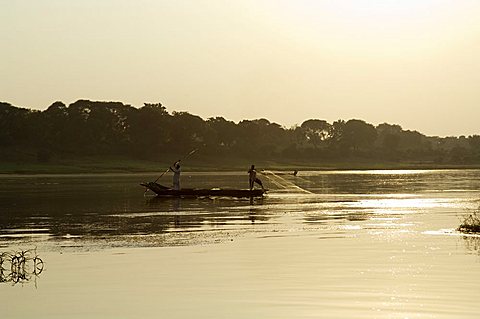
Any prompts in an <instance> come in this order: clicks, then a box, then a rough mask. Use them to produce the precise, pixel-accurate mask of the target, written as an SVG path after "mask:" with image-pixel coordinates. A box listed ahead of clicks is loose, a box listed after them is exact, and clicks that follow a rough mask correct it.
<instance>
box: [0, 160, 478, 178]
mask: <svg viewBox="0 0 480 319" xmlns="http://www.w3.org/2000/svg"><path fill="white" fill-rule="evenodd" d="M172 163H173V161H172V160H168V161H151V160H133V159H126V158H120V157H118V158H111V157H109V158H105V157H88V158H77V159H63V160H57V161H54V162H51V163H38V162H7V161H0V174H88V173H151V172H163V171H165V170H166V169H168V167H169V166H170V165H171V164H172ZM251 164H255V165H256V167H257V169H258V170H259V171H261V170H278V171H294V170H298V171H300V172H301V171H302V170H303V171H311V170H382V169H480V164H468V165H467V164H438V163H422V162H415V163H412V162H410V163H409V162H402V163H400V162H383V163H369V162H365V161H358V162H304V161H267V160H259V161H254V160H252V159H235V160H225V159H221V160H220V159H208V158H202V159H200V160H199V159H189V160H188V161H185V162H184V163H183V170H184V171H192V172H202V171H242V170H247V169H248V167H249V166H250V165H251Z"/></svg>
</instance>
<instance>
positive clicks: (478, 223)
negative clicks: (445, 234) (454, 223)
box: [457, 207, 480, 233]
mask: <svg viewBox="0 0 480 319" xmlns="http://www.w3.org/2000/svg"><path fill="white" fill-rule="evenodd" d="M457 230H458V231H461V232H464V233H480V207H479V208H478V209H477V211H475V212H473V213H472V214H469V215H468V216H465V217H464V219H463V222H462V223H461V224H460V226H459V227H458V228H457Z"/></svg>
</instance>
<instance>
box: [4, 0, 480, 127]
mask: <svg viewBox="0 0 480 319" xmlns="http://www.w3.org/2000/svg"><path fill="white" fill-rule="evenodd" d="M0 43H1V44H0V45H1V50H0V101H5V102H9V103H11V104H13V105H16V106H24V107H30V108H36V109H42V110H43V109H46V108H47V107H48V106H49V105H50V104H52V103H53V102H54V101H57V100H60V101H63V102H64V103H66V104H69V103H72V102H74V101H76V100H77V99H80V98H84V99H90V100H102V101H121V102H124V103H129V104H131V105H133V106H137V107H140V106H142V105H143V103H144V102H161V103H163V104H164V105H165V106H166V107H167V109H168V110H169V111H188V112H190V113H193V114H197V115H200V116H201V117H203V118H205V119H206V118H208V117H211V116H223V117H225V118H227V119H230V120H234V121H239V120H241V119H244V118H248V119H253V118H261V117H263V118H267V119H269V120H271V121H274V122H277V123H279V124H281V125H285V126H287V127H289V126H292V125H294V124H300V123H301V122H303V121H304V120H306V119H309V118H320V119H325V120H327V121H329V122H332V121H335V120H337V119H345V120H347V119H351V118H358V119H363V120H365V121H367V122H369V123H372V124H375V125H376V124H379V123H383V122H387V123H392V124H400V125H402V127H403V128H405V129H415V130H418V131H420V132H422V133H425V134H427V135H440V136H446V135H469V134H480V125H479V121H480V1H478V0H475V1H473V0H472V1H470V0H396V1H395V0H331V1H327V0H317V1H314V0H291V1H287V0H238V1H234V0H231V1H227V0H223V1H221V0H208V1H207V0H204V1H203V0H171V1H161V0H131V1H126V0H81V1H80V0H78V1H77V0H41V1H39V0H25V1H22V0H15V1H12V0H0Z"/></svg>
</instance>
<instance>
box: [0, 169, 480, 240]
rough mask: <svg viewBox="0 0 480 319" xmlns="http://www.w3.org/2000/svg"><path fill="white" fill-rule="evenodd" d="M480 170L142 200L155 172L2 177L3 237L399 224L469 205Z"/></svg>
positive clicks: (228, 183)
mask: <svg viewBox="0 0 480 319" xmlns="http://www.w3.org/2000/svg"><path fill="white" fill-rule="evenodd" d="M244 175H245V174H244V173H243V172H241V173H222V174H216V173H215V174H213V173H210V174H208V173H198V174H191V175H187V176H185V179H184V180H183V181H182V184H183V185H185V187H231V188H238V187H243V186H244V184H245V176H244ZM153 176H155V175H153ZM479 177H480V172H479V171H476V170H465V171H449V170H445V171H428V170H422V171H417V170H409V171H341V172H338V171H337V172H332V171H330V172H300V173H299V175H298V176H293V175H285V176H283V175H282V176H281V177H280V178H281V179H282V180H281V181H277V182H276V183H270V184H267V187H268V188H269V189H270V192H269V193H268V195H267V196H266V197H265V198H260V199H251V200H249V199H234V198H157V197H147V198H145V197H144V196H143V192H144V189H143V188H141V187H140V186H139V182H141V181H148V180H151V179H152V176H150V175H145V176H144V175H88V176H82V175H78V176H31V177H26V176H15V177H12V176H10V177H8V176H7V177H5V176H3V177H0V179H2V180H1V183H0V205H1V207H2V214H0V225H1V227H0V245H1V244H2V242H3V243H4V245H7V244H8V243H10V244H12V243H15V242H25V241H26V242H59V243H60V244H61V245H62V246H74V247H76V246H82V245H85V243H87V242H95V241H97V242H106V243H107V244H108V245H112V243H113V244H114V245H123V244H125V241H128V243H129V244H132V245H137V246H142V245H146V246H151V245H170V244H172V243H173V244H182V243H186V244H191V243H194V242H196V241H198V240H200V241H201V240H203V239H206V238H208V237H212V238H213V237H215V236H219V238H220V240H223V239H228V238H230V237H231V236H240V235H242V234H248V233H256V232H269V231H275V232H288V231H290V230H291V229H305V230H309V229H313V230H315V229H319V228H328V227H332V225H338V226H339V227H346V226H348V227H350V226H351V227H353V228H352V229H355V228H356V227H357V226H358V225H356V224H355V223H357V224H359V223H363V222H366V221H369V220H371V221H373V222H374V223H375V224H376V225H377V226H378V227H381V224H382V225H384V227H387V226H386V224H388V227H389V228H390V227H392V225H397V226H398V227H400V226H399V225H401V223H402V219H403V218H404V216H406V215H408V214H418V213H432V212H436V213H439V212H443V211H455V210H458V209H462V208H463V207H465V206H468V205H470V203H471V202H472V200H473V198H476V197H477V193H478V189H480V178H479ZM271 178H272V177H270V179H271ZM266 183H269V182H268V180H266ZM292 185H293V186H292ZM299 189H300V190H304V191H299ZM380 218H381V219H382V220H383V221H384V222H380V220H379V219H380ZM385 221H387V222H385ZM351 223H354V224H353V225H351ZM369 224H372V223H369ZM369 224H365V225H362V226H361V227H362V228H368V227H371V225H369ZM455 226H456V225H454V226H453V227H455ZM344 229H345V228H344ZM202 236H203V237H204V238H203V239H202V238H201V237H202Z"/></svg>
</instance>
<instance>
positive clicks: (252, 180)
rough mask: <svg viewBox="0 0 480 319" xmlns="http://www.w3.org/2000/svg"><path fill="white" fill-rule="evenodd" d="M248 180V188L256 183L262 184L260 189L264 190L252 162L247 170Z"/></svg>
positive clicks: (251, 188)
mask: <svg viewBox="0 0 480 319" xmlns="http://www.w3.org/2000/svg"><path fill="white" fill-rule="evenodd" d="M248 180H249V182H250V190H253V186H254V183H257V184H258V185H260V186H262V190H265V188H263V184H262V181H261V180H260V179H259V178H257V171H256V170H255V165H253V164H252V166H251V167H250V169H249V170H248Z"/></svg>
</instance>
